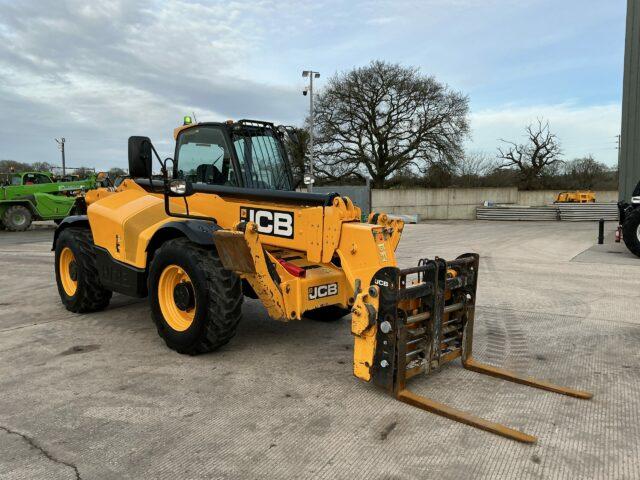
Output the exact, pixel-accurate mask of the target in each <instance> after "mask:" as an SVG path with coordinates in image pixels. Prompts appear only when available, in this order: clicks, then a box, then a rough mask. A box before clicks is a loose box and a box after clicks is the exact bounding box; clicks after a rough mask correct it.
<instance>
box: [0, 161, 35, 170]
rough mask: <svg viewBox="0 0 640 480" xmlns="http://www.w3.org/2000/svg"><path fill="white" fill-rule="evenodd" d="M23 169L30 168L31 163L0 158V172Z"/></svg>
mask: <svg viewBox="0 0 640 480" xmlns="http://www.w3.org/2000/svg"><path fill="white" fill-rule="evenodd" d="M25 170H31V165H29V164H28V163H22V162H16V161H15V160H0V173H12V172H24V171H25Z"/></svg>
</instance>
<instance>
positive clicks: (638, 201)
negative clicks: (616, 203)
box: [631, 197, 640, 203]
mask: <svg viewBox="0 0 640 480" xmlns="http://www.w3.org/2000/svg"><path fill="white" fill-rule="evenodd" d="M631 203H640V197H631Z"/></svg>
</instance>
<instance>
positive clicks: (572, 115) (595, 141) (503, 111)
mask: <svg viewBox="0 0 640 480" xmlns="http://www.w3.org/2000/svg"><path fill="white" fill-rule="evenodd" d="M620 116H621V110H620V105H618V104H606V105H592V106H577V105H572V104H569V103H563V104H557V105H530V106H509V105H505V106H504V107H501V108H491V109H482V110H478V111H475V112H472V114H471V131H472V139H471V141H469V142H468V145H467V146H468V149H470V150H474V151H484V152H487V153H490V154H492V155H493V154H495V152H496V148H497V146H498V145H499V144H500V142H499V139H500V138H504V139H507V140H512V141H522V140H524V138H525V136H524V127H525V126H526V125H528V124H530V123H532V122H535V121H536V119H537V118H542V117H543V118H544V119H546V120H548V121H549V124H550V127H551V131H552V132H554V133H555V134H556V135H557V136H558V138H559V140H560V143H561V145H562V149H563V152H564V158H565V159H572V158H576V157H581V156H584V155H587V154H593V156H594V157H595V158H596V159H597V160H599V161H602V162H605V163H607V164H609V165H615V164H616V162H617V151H616V150H615V142H616V139H615V136H616V135H618V134H619V133H620Z"/></svg>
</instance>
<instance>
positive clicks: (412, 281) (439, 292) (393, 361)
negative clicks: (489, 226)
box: [372, 254, 592, 443]
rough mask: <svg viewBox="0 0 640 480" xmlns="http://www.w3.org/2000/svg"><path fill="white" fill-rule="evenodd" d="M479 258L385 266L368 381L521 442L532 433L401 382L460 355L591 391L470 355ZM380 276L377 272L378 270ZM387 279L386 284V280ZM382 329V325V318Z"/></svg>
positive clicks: (477, 367)
mask: <svg viewBox="0 0 640 480" xmlns="http://www.w3.org/2000/svg"><path fill="white" fill-rule="evenodd" d="M478 264H479V256H478V255H477V254H465V255H462V256H460V257H458V258H457V259H456V260H453V261H449V262H446V261H444V260H442V259H439V258H436V259H434V260H428V259H422V260H420V262H419V263H418V266H417V267H413V268H408V269H404V270H400V269H385V270H386V271H385V272H383V273H384V276H385V278H384V280H385V282H377V284H378V286H379V287H380V305H379V311H378V325H380V328H378V331H377V333H376V345H377V346H378V347H377V348H376V353H375V362H374V365H373V366H372V367H373V368H372V379H373V382H374V383H375V384H376V385H378V386H380V387H382V388H384V389H386V390H387V391H389V392H390V393H392V394H393V395H394V396H395V397H396V398H397V399H398V400H400V401H401V402H404V403H408V404H409V405H413V406H414V407H418V408H421V409H423V410H426V411H428V412H431V413H435V414H437V415H441V416H443V417H446V418H449V419H451V420H455V421H457V422H461V423H465V424H467V425H471V426H473V427H476V428H479V429H482V430H486V431H488V432H491V433H495V434H497V435H501V436H503V437H506V438H510V439H512V440H517V441H519V442H524V443H535V442H536V440H537V438H536V437H534V436H532V435H528V434H526V433H523V432H521V431H519V430H514V429H512V428H509V427H507V426H505V425H501V424H499V423H495V422H491V421H489V420H485V419H483V418H480V417H476V416H475V415H471V414H469V413H467V412H464V411H461V410H458V409H456V408H453V407H450V406H448V405H445V404H443V403H440V402H437V401H435V400H432V399H430V398H426V397H422V396H420V395H416V394H414V393H412V392H410V391H409V390H407V388H406V382H407V380H408V379H410V378H411V377H414V376H416V375H418V374H421V373H424V374H428V373H430V372H432V371H435V370H437V369H439V368H440V367H441V366H442V365H444V364H445V363H448V362H451V361H453V360H455V359H457V358H458V357H460V358H461V360H462V366H463V367H464V368H466V369H468V370H472V371H475V372H478V373H484V374H486V375H490V376H493V377H497V378H501V379H503V380H508V381H511V382H515V383H520V384H523V385H528V386H530V387H534V388H539V389H542V390H548V391H550V392H555V393H560V394H562V395H568V396H571V397H576V398H580V399H590V398H591V397H592V395H591V393H588V392H584V391H581V390H574V389H571V388H565V387H560V386H558V385H554V384H552V383H548V382H545V381H541V380H536V379H534V378H531V377H526V376H521V375H518V374H516V373H514V372H511V371H509V370H505V369H502V368H498V367H494V366H491V365H486V364H483V363H480V362H478V361H477V360H475V359H474V358H473V350H472V346H473V322H474V314H475V301H476V287H477V280H478ZM377 276H378V277H380V275H377ZM385 283H386V285H385ZM383 322H388V323H386V324H385V328H382V323H383Z"/></svg>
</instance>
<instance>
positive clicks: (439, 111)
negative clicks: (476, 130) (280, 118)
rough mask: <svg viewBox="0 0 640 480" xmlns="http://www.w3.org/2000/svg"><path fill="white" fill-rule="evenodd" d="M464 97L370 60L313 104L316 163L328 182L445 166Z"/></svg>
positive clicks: (464, 126) (452, 155)
mask: <svg viewBox="0 0 640 480" xmlns="http://www.w3.org/2000/svg"><path fill="white" fill-rule="evenodd" d="M468 111H469V105H468V98H467V97H466V96H464V95H462V94H461V93H458V92H453V91H451V90H450V89H449V88H448V87H447V86H446V85H444V84H442V83H440V82H438V81H436V80H435V78H434V77H430V76H424V75H421V74H420V72H419V70H418V69H416V68H410V67H403V66H401V65H398V64H391V63H387V62H382V61H375V62H372V63H371V64H369V65H368V66H366V67H362V68H356V69H354V70H351V71H349V72H346V73H341V74H336V75H335V76H334V77H333V78H331V79H330V80H329V82H328V85H327V88H326V89H325V90H324V92H323V93H321V94H320V95H318V99H317V101H316V117H315V121H316V125H317V129H318V132H317V134H318V150H319V152H318V153H319V158H318V165H317V166H316V169H317V170H318V171H319V172H320V173H322V174H323V175H325V176H326V177H328V178H329V179H339V178H342V177H345V176H356V177H360V178H364V177H365V176H367V175H369V176H371V178H372V180H373V185H374V187H376V188H383V187H384V184H385V180H387V179H388V178H390V177H391V176H392V175H393V174H394V173H395V172H398V171H403V170H405V169H407V168H416V169H418V170H420V171H422V172H424V171H426V170H427V168H428V167H429V165H432V164H434V163H438V162H441V163H447V164H452V163H454V162H455V160H456V159H457V158H458V157H460V156H461V154H462V141H463V140H464V138H465V137H466V135H467V134H468V131H469V125H468V122H467V114H468Z"/></svg>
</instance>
